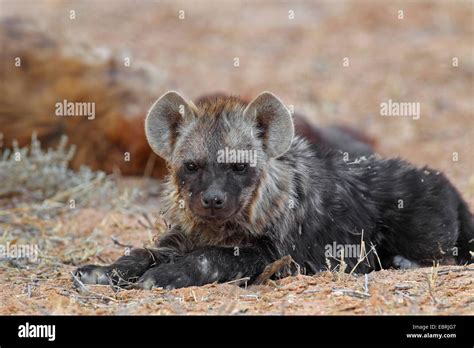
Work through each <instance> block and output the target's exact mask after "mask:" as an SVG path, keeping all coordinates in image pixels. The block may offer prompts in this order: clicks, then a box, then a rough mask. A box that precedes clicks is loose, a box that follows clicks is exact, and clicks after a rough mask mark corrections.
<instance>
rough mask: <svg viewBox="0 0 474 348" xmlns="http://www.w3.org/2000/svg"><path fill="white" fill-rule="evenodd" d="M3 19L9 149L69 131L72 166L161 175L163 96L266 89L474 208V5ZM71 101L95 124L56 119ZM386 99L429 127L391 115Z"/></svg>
mask: <svg viewBox="0 0 474 348" xmlns="http://www.w3.org/2000/svg"><path fill="white" fill-rule="evenodd" d="M400 11H402V12H400ZM0 14H1V15H0V16H1V17H0V23H1V25H0V35H1V36H0V38H1V43H2V52H1V55H2V57H1V61H2V64H1V68H2V76H3V78H2V79H3V83H2V86H1V88H2V91H1V93H0V132H1V133H2V134H3V138H2V146H3V147H10V146H11V144H12V141H13V140H14V139H17V140H18V141H19V142H20V145H26V144H29V142H30V140H31V134H32V133H33V132H36V133H37V134H38V137H39V139H40V141H41V142H42V143H43V145H45V146H53V145H54V144H55V143H57V142H58V141H59V138H60V135H61V134H67V135H68V136H69V142H70V143H72V144H75V145H76V146H77V153H76V156H75V157H74V159H73V161H72V166H73V167H76V168H77V167H79V166H80V165H81V164H87V165H88V166H90V167H92V168H93V169H102V170H105V171H107V172H111V171H114V170H118V171H120V172H121V173H123V174H127V175H143V173H144V172H148V174H152V175H155V176H162V175H163V174H164V173H165V171H166V169H165V166H164V163H163V162H162V161H161V160H160V159H157V158H153V156H151V154H150V150H149V148H148V146H147V144H146V141H145V137H144V133H143V119H144V117H145V115H146V111H147V109H148V108H149V107H150V105H151V103H152V102H153V101H154V100H155V99H156V98H157V97H159V96H160V95H162V94H163V93H164V92H166V91H167V90H170V89H174V90H177V91H179V92H180V93H182V94H183V95H184V96H186V97H188V98H189V99H196V98H198V97H200V96H202V95H205V94H208V93H215V92H223V93H229V94H236V95H241V96H243V97H245V98H252V97H254V96H255V95H257V94H258V93H260V92H261V91H263V90H270V91H272V92H274V93H275V94H277V95H278V96H279V97H280V98H281V99H282V100H283V101H284V102H285V103H286V104H288V105H293V106H294V108H295V110H296V111H297V112H298V113H301V114H303V115H304V117H305V118H306V119H307V120H308V122H310V123H311V124H312V125H314V126H318V127H322V126H326V125H332V124H337V125H346V126H351V127H354V128H355V129H357V130H359V131H361V132H363V133H364V134H367V136H369V137H370V138H372V139H374V140H375V141H376V142H377V146H376V151H377V152H378V153H380V154H381V155H383V156H390V157H393V156H401V157H403V158H406V159H408V160H409V161H412V162H414V163H415V164H417V165H429V166H431V167H433V168H436V169H439V170H442V171H444V172H445V173H446V174H447V175H448V177H449V178H450V179H451V180H452V181H453V182H454V184H455V185H456V186H457V187H458V188H459V189H460V191H462V193H463V196H464V197H465V198H466V199H467V200H468V201H469V203H470V205H471V207H473V206H474V200H473V195H472V191H473V188H474V174H473V163H474V156H473V155H472V151H473V149H474V147H473V143H472V138H473V135H474V134H473V133H474V122H473V117H474V115H473V98H472V97H473V73H474V59H473V30H474V28H473V5H472V2H469V1H466V2H464V1H452V2H444V1H433V2H427V1H411V2H406V1H375V0H372V1H291V2H290V1H237V0H234V1H230V0H226V1H219V2H214V1H207V0H200V1H132V0H118V1H109V0H100V1H87V0H86V1H58V0H51V1H47V0H45V1H24V0H15V1H12V0H2V1H1V11H0ZM18 57H19V58H20V59H21V66H16V65H15V59H16V58H18ZM454 62H456V63H454ZM64 99H67V100H68V101H73V102H94V103H95V108H96V110H95V111H96V116H95V119H94V120H87V118H84V117H79V118H77V117H74V118H71V117H69V118H66V117H57V116H56V115H55V113H54V112H55V104H56V103H57V102H62V101H63V100H64ZM388 99H391V100H393V101H400V102H419V103H420V105H421V116H420V119H419V120H413V119H412V118H411V117H383V116H381V115H380V103H382V102H385V101H387V100H388ZM125 152H130V154H131V160H130V161H126V162H125V161H124V153H125ZM453 153H456V154H457V159H458V160H457V161H453ZM454 156H456V155H454Z"/></svg>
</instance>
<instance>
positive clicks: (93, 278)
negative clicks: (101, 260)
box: [74, 265, 111, 285]
mask: <svg viewBox="0 0 474 348" xmlns="http://www.w3.org/2000/svg"><path fill="white" fill-rule="evenodd" d="M110 273H111V270H110V267H108V266H96V265H86V266H82V267H79V268H78V269H76V270H75V271H74V282H77V281H81V282H82V283H84V284H101V285H108V284H110V282H111V278H110Z"/></svg>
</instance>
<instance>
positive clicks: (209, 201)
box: [201, 190, 226, 209]
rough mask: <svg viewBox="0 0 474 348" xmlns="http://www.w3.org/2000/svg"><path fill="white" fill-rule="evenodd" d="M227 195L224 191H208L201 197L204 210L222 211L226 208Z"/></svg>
mask: <svg viewBox="0 0 474 348" xmlns="http://www.w3.org/2000/svg"><path fill="white" fill-rule="evenodd" d="M225 201H226V195H225V194H224V192H222V191H214V190H212V191H208V192H206V193H204V194H203V195H202V197H201V204H202V206H203V207H204V208H206V209H209V208H214V209H221V208H224V204H225Z"/></svg>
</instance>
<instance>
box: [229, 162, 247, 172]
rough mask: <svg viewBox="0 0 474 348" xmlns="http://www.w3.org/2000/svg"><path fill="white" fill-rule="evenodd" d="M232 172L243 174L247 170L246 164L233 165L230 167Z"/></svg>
mask: <svg viewBox="0 0 474 348" xmlns="http://www.w3.org/2000/svg"><path fill="white" fill-rule="evenodd" d="M232 169H233V170H234V172H244V171H245V169H247V164H245V163H234V164H233V165H232Z"/></svg>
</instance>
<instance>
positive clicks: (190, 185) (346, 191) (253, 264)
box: [78, 92, 474, 288]
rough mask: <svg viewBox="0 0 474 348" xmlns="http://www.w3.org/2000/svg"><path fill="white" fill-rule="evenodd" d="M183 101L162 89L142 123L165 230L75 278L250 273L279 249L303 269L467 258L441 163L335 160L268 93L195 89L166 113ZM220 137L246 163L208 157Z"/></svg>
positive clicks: (463, 213) (472, 228)
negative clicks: (211, 202)
mask: <svg viewBox="0 0 474 348" xmlns="http://www.w3.org/2000/svg"><path fill="white" fill-rule="evenodd" d="M183 103H185V101H184V99H182V97H181V96H179V95H178V94H176V93H174V92H170V93H169V94H167V95H165V96H163V97H162V98H160V100H158V102H157V103H156V104H155V106H154V107H153V108H152V110H151V111H150V115H151V116H149V118H150V123H148V124H147V126H146V127H147V132H148V133H147V137H148V139H149V141H150V145H151V146H152V148H153V149H154V150H155V151H156V152H158V153H159V154H162V155H163V156H165V157H166V158H167V161H168V164H169V166H170V173H171V175H170V177H169V179H168V181H167V182H166V183H165V190H164V192H163V194H164V197H163V214H164V218H165V220H166V221H167V223H169V231H168V232H167V233H166V234H164V235H163V236H162V238H161V239H160V240H159V241H158V242H157V244H156V247H155V248H151V249H149V250H146V251H143V249H141V250H135V251H133V252H132V254H131V255H129V256H124V257H122V258H121V259H119V260H118V261H117V262H116V263H114V264H113V265H111V266H106V267H100V266H85V267H83V268H81V269H79V270H78V274H79V275H80V276H81V277H82V280H83V281H85V282H93V283H100V282H101V281H104V279H107V278H108V277H110V275H111V272H112V270H115V271H117V272H115V273H116V274H117V273H118V274H120V276H121V277H122V278H125V279H126V280H130V279H134V277H136V278H140V279H139V281H138V284H140V286H142V287H144V288H150V287H153V286H163V287H169V288H172V287H182V286H189V285H201V284H205V283H209V282H213V281H218V282H224V281H229V280H232V279H236V278H241V277H249V278H250V279H251V280H253V279H255V277H256V276H257V275H258V274H259V273H260V272H261V271H262V270H263V268H264V267H265V266H266V265H267V264H268V263H270V262H272V261H275V260H277V259H279V258H281V257H283V256H285V255H291V257H292V258H293V260H294V261H295V262H296V264H297V265H299V266H300V270H302V271H303V272H305V273H308V274H312V273H315V272H318V271H321V270H323V269H326V268H327V267H329V268H331V269H334V268H337V267H341V266H342V265H344V266H345V267H346V269H345V270H346V271H354V272H357V273H366V272H370V271H372V270H377V269H380V268H382V267H383V268H386V267H392V266H394V267H403V268H407V267H411V266H414V265H431V264H432V263H433V262H434V261H449V260H451V259H455V260H457V261H458V262H459V263H465V262H471V254H472V251H473V249H474V222H473V217H472V214H471V213H470V212H469V210H468V207H467V205H466V203H465V202H464V201H463V199H462V198H461V196H460V194H459V193H458V191H457V190H456V189H455V188H454V187H453V186H452V185H451V183H450V182H449V181H448V180H447V179H446V177H445V176H444V175H443V174H442V173H440V172H438V171H436V170H432V169H430V168H428V167H424V168H416V167H414V166H412V165H411V164H409V163H407V162H405V161H403V160H401V159H381V158H379V157H377V156H375V155H369V156H362V157H359V158H357V159H355V160H354V159H351V160H347V157H345V156H344V153H343V152H342V151H338V150H335V149H329V148H325V147H321V146H317V145H314V144H310V143H309V142H308V141H307V140H305V139H303V138H301V137H299V136H296V137H294V138H293V136H292V133H291V132H292V131H293V130H292V129H289V127H292V124H291V123H288V120H289V119H288V118H289V117H290V116H289V114H288V112H287V110H286V108H285V107H284V106H283V105H282V104H281V102H280V101H279V99H277V98H276V97H275V96H273V95H271V94H269V93H264V94H262V95H260V96H259V97H257V98H256V99H255V100H254V101H252V102H251V103H249V104H246V103H244V102H242V101H241V100H240V99H238V98H234V97H230V98H224V97H215V98H207V99H204V100H201V101H199V102H198V103H197V105H194V104H189V105H188V106H187V107H186V108H185V113H184V114H182V115H181V116H180V115H177V114H174V112H175V111H173V110H175V109H177V108H178V106H180V105H182V104H183ZM151 122H154V123H151ZM290 122H291V121H290ZM157 130H159V132H157ZM166 132H170V133H169V135H168V134H164V133H166ZM170 139H172V144H171V146H170V142H171V140H170ZM286 143H288V146H289V147H288V148H287V146H286ZM224 147H230V148H239V149H248V150H252V151H255V154H256V159H257V161H256V163H257V165H256V166H255V167H249V166H247V167H246V169H245V171H242V172H241V171H240V170H239V171H237V172H236V171H235V166H234V165H233V164H227V163H220V162H219V161H218V160H217V159H216V158H218V157H216V153H218V151H219V149H222V148H224ZM189 163H192V166H189ZM209 190H211V191H212V193H213V194H215V195H216V197H218V196H219V197H221V196H222V197H224V198H225V199H223V200H222V202H226V203H225V204H224V206H223V209H220V208H221V207H219V209H217V208H216V211H214V208H212V210H210V209H208V207H207V206H206V208H205V209H204V208H203V207H202V206H201V204H204V203H203V198H202V195H203V194H204V195H206V194H207V193H208V191H209ZM226 197H227V198H226ZM219 199H220V198H219ZM216 200H217V198H216ZM206 204H207V203H206ZM214 214H220V215H214ZM144 260H145V261H144ZM342 261H343V262H342ZM137 263H139V264H140V265H142V267H141V268H140V267H137V266H136V265H137ZM130 264H133V265H135V266H134V267H130ZM291 271H292V269H291V268H290V267H288V268H287V269H284V270H282V271H281V272H280V273H279V275H280V276H283V275H285V274H289V273H290V272H291ZM115 280H116V279H115Z"/></svg>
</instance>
